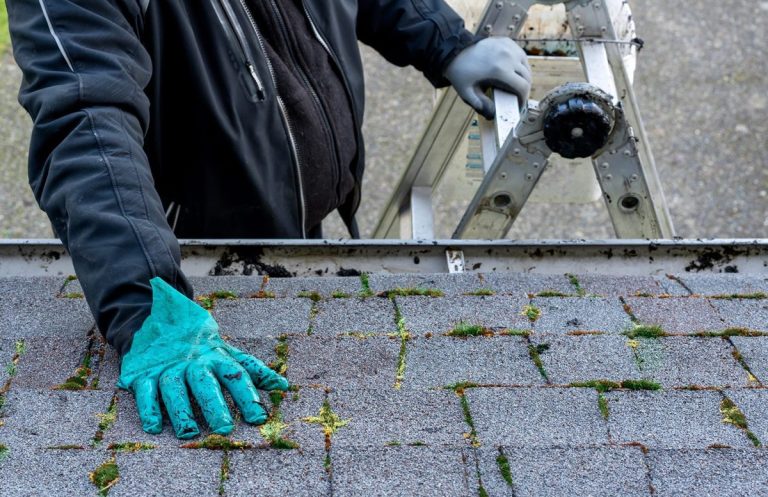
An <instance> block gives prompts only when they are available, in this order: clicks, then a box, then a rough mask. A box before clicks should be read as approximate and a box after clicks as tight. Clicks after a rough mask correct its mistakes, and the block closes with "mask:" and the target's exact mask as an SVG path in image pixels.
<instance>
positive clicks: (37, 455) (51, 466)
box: [0, 448, 109, 497]
mask: <svg viewBox="0 0 768 497" xmlns="http://www.w3.org/2000/svg"><path fill="white" fill-rule="evenodd" d="M108 458H109V455H108V454H107V453H105V452H102V451H87V450H33V449H29V448H24V449H12V450H11V451H10V453H9V454H8V455H7V456H6V457H5V458H3V459H0V482H2V483H0V493H1V494H2V495H3V497H38V496H42V495H62V496H63V495H77V496H83V497H86V496H92V497H97V496H98V495H99V492H98V489H97V488H96V486H94V485H93V483H91V481H90V480H89V479H88V472H89V471H92V470H94V469H96V468H97V467H98V466H99V465H101V464H102V463H103V462H104V461H105V460H107V459H108Z"/></svg>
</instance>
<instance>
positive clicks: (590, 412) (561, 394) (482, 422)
mask: <svg viewBox="0 0 768 497" xmlns="http://www.w3.org/2000/svg"><path fill="white" fill-rule="evenodd" d="M466 396H467V399H468V401H469V408H470V412H471V414H472V419H473V421H474V424H475V427H476V429H477V433H478V436H479V438H480V442H481V443H482V444H483V445H509V446H514V447H530V448H541V447H583V446H593V445H602V444H605V443H607V442H608V432H607V429H606V425H605V420H604V419H603V418H602V416H601V415H600V411H599V409H598V404H597V393H596V392H595V391H594V390H591V389H581V388H511V389H507V388H471V389H467V390H466Z"/></svg>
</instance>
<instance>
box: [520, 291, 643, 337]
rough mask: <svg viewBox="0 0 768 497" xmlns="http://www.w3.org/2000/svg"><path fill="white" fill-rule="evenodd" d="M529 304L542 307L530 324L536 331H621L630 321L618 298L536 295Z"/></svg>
mask: <svg viewBox="0 0 768 497" xmlns="http://www.w3.org/2000/svg"><path fill="white" fill-rule="evenodd" d="M532 305H533V306H535V307H537V308H538V309H539V310H541V317H539V319H537V320H536V322H535V323H534V325H533V328H534V330H535V331H536V333H563V334H565V333H569V332H571V333H572V332H580V331H602V332H605V333H614V334H618V333H622V332H624V331H626V330H627V329H628V328H631V326H632V321H631V320H630V318H629V315H627V313H626V312H625V311H624V308H623V305H622V304H621V302H620V301H619V299H618V298H596V297H578V298H557V297H553V298H535V299H533V302H532Z"/></svg>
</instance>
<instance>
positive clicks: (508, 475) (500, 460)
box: [496, 452, 515, 487]
mask: <svg viewBox="0 0 768 497" xmlns="http://www.w3.org/2000/svg"><path fill="white" fill-rule="evenodd" d="M496 465H497V466H498V467H499V472H500V473H501V477H502V478H503V479H504V481H505V482H507V485H509V486H510V487H514V485H515V482H514V480H512V470H511V469H510V467H509V459H507V456H505V455H504V453H502V452H499V455H498V456H496Z"/></svg>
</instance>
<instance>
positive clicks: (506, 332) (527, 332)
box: [499, 329, 531, 337]
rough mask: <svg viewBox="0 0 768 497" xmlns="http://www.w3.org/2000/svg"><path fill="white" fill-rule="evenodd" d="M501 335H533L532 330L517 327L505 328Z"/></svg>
mask: <svg viewBox="0 0 768 497" xmlns="http://www.w3.org/2000/svg"><path fill="white" fill-rule="evenodd" d="M499 335H502V336H513V337H529V336H531V330H517V329H511V330H504V331H500V332H499Z"/></svg>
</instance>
